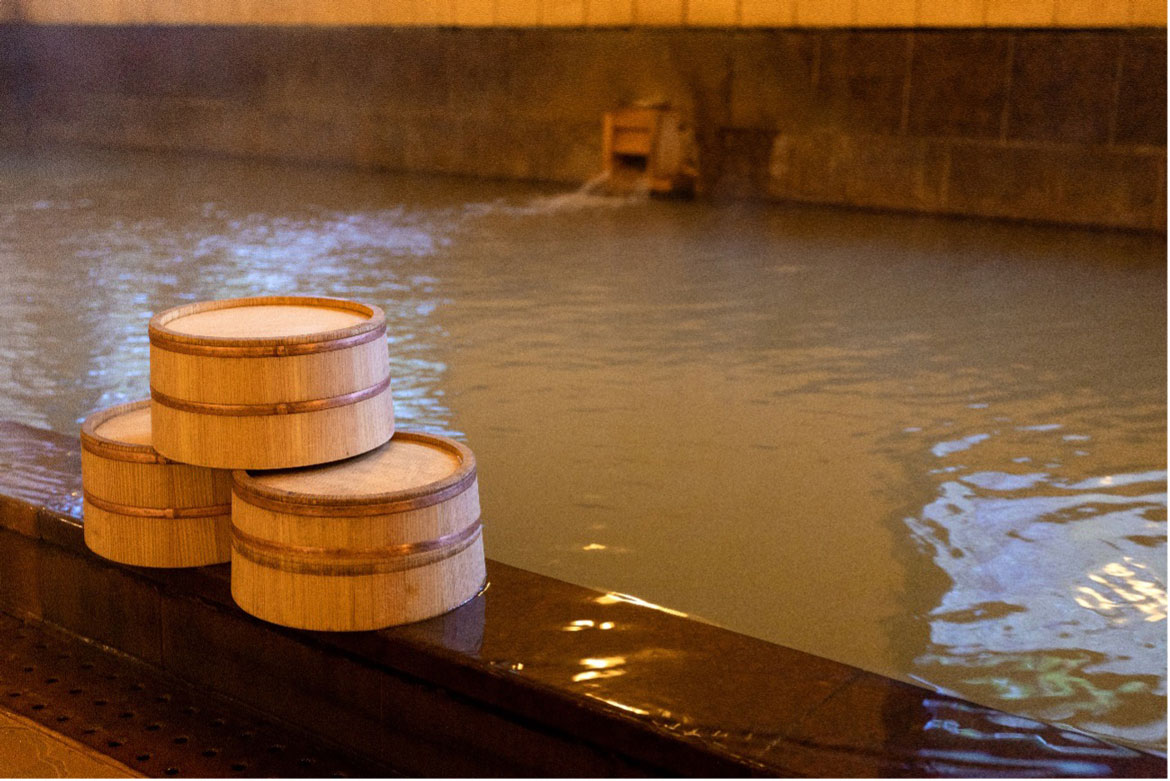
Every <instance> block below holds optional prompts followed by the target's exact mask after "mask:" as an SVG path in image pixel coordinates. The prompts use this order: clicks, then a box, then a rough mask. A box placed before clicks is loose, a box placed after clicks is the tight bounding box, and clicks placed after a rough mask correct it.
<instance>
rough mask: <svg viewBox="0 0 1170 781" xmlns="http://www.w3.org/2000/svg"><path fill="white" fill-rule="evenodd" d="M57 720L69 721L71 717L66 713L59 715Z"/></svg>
mask: <svg viewBox="0 0 1170 781" xmlns="http://www.w3.org/2000/svg"><path fill="white" fill-rule="evenodd" d="M57 721H62V722H64V721H69V717H68V716H65V715H61V716H58V717H57Z"/></svg>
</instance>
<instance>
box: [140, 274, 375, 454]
mask: <svg viewBox="0 0 1170 781" xmlns="http://www.w3.org/2000/svg"><path fill="white" fill-rule="evenodd" d="M149 332H150V384H151V398H152V402H153V403H152V415H153V419H154V426H155V447H156V448H157V449H158V451H159V452H160V453H162V454H164V455H166V456H167V457H169V458H173V459H175V460H180V461H184V462H187V463H192V464H199V465H203V466H214V467H220V468H238V469H278V468H287V467H296V466H307V465H311V464H320V463H325V462H328V461H336V460H339V459H343V458H348V457H350V456H354V455H357V454H360V453H365V452H367V451H369V450H371V449H373V448H375V447H377V446H379V445H381V444H382V443H384V442H385V441H386V440H388V439H389V438H390V437H391V436H392V435H393V433H394V406H393V402H392V400H391V394H390V367H389V357H388V354H387V350H386V343H385V332H386V322H385V316H384V315H383V313H382V310H380V309H378V308H377V307H373V306H366V305H364V304H359V303H356V302H353V301H344V300H341V299H331V298H310V297H296V296H275V297H266V298H240V299H230V300H226V301H207V302H201V303H197V304H188V305H186V306H181V307H177V308H175V309H169V310H167V311H165V312H161V313H159V314H157V315H155V316H154V317H153V318H152V319H151V321H150V326H149Z"/></svg>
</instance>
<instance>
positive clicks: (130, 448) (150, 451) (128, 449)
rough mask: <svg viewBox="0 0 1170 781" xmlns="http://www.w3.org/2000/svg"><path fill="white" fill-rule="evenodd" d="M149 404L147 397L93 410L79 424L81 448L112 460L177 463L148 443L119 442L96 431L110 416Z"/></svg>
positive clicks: (113, 416) (141, 462) (116, 415)
mask: <svg viewBox="0 0 1170 781" xmlns="http://www.w3.org/2000/svg"><path fill="white" fill-rule="evenodd" d="M148 406H150V400H149V399H142V400H141V401H131V402H129V403H127V404H119V405H117V406H114V407H110V408H109V409H104V410H102V411H101V412H95V413H94V414H93V415H90V416H89V417H88V418H86V419H85V422H84V423H82V424H81V448H82V449H83V450H88V451H89V452H90V453H93V454H94V455H95V456H101V457H102V458H109V459H112V460H114V461H129V462H131V463H136V464H174V463H177V462H175V461H172V460H171V459H169V458H167V457H166V456H164V455H162V454H161V453H159V452H158V451H156V450H155V449H154V448H153V447H151V446H150V445H135V444H133V443H131V442H119V441H118V440H115V439H109V438H107V437H103V436H102V435H100V434H98V433H97V430H98V428H99V427H100V426H101V425H102V424H103V423H105V422H106V421H108V420H110V419H111V418H116V417H119V416H120V415H125V414H126V413H127V412H133V411H135V410H138V409H143V408H145V407H148Z"/></svg>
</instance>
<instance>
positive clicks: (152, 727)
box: [146, 724, 162, 732]
mask: <svg viewBox="0 0 1170 781" xmlns="http://www.w3.org/2000/svg"><path fill="white" fill-rule="evenodd" d="M160 729H162V725H161V724H147V725H146V731H147V732H158V731H159V730H160Z"/></svg>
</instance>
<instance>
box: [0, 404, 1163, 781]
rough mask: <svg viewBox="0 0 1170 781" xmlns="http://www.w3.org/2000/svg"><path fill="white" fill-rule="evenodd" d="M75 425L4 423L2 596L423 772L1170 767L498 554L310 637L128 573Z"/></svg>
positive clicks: (182, 580) (192, 580)
mask: <svg viewBox="0 0 1170 781" xmlns="http://www.w3.org/2000/svg"><path fill="white" fill-rule="evenodd" d="M80 488H81V481H80V468H79V453H78V446H77V442H76V440H75V439H74V438H70V437H65V436H62V435H60V434H55V433H52V432H47V431H43V430H39V429H34V428H29V427H27V426H23V425H20V424H16V423H0V608H3V609H5V610H8V611H10V612H13V613H16V614H18V615H21V616H24V617H29V618H34V619H38V620H41V621H44V622H48V623H51V624H54V625H57V626H59V627H61V628H64V629H66V630H68V631H70V632H72V633H75V634H77V635H80V636H82V637H86V638H90V639H92V640H94V641H97V642H99V643H102V644H104V645H107V646H111V647H113V648H115V649H118V650H120V651H123V652H125V653H128V654H131V655H132V656H135V657H137V658H139V659H141V660H144V661H146V662H148V663H150V664H153V665H155V666H157V667H159V668H161V669H163V670H165V671H166V672H167V673H169V674H171V675H174V676H176V677H178V678H180V679H182V680H184V681H187V682H189V683H191V684H194V685H196V686H200V687H206V688H207V689H209V690H213V691H218V692H222V693H225V694H228V695H230V696H231V697H234V698H235V699H237V700H240V701H242V702H245V703H247V704H248V705H250V706H252V707H254V708H257V709H259V710H261V711H263V712H265V713H268V714H270V715H271V716H273V717H275V718H277V719H280V720H283V721H286V722H288V723H291V724H294V725H297V726H299V727H302V728H304V729H307V730H310V731H311V732H313V733H314V734H316V735H319V736H321V737H322V738H325V739H327V740H330V741H332V742H334V743H336V744H338V745H340V746H342V747H344V748H346V749H347V750H349V751H351V752H353V753H354V754H356V755H360V756H364V757H368V758H370V759H374V760H378V761H383V762H387V763H389V764H392V765H393V766H394V767H396V768H399V769H401V770H403V771H404V772H407V773H409V774H416V775H496V774H508V775H574V776H600V775H659V774H670V775H674V774H682V775H815V776H943V775H948V776H949V775H960V776H1012V777H1022V776H1062V777H1067V776H1090V777H1103V776H1120V777H1164V775H1165V771H1166V760H1165V758H1164V757H1159V756H1153V755H1149V754H1145V753H1141V752H1138V751H1134V750H1130V749H1128V748H1123V747H1119V746H1115V745H1111V744H1108V743H1104V742H1102V741H1099V740H1096V739H1093V738H1090V737H1087V736H1085V735H1082V734H1080V733H1076V732H1073V731H1070V730H1066V729H1061V728H1057V727H1054V726H1051V725H1047V724H1042V723H1039V722H1036V721H1031V720H1028V719H1022V718H1019V717H1016V716H1010V715H1008V714H1005V713H1002V712H999V711H996V710H992V709H989V708H983V707H980V706H977V705H973V704H971V703H968V702H964V701H962V700H958V699H955V698H951V697H946V696H943V695H938V694H934V693H931V692H928V691H925V690H923V689H919V688H917V687H914V686H910V685H907V684H904V683H900V682H897V681H894V680H891V679H887V678H884V677H881V676H878V675H874V674H871V673H867V672H863V671H861V670H858V669H855V668H852V667H848V666H846V665H842V664H838V663H836V662H832V661H830V660H827V659H823V658H820V657H816V656H812V655H809V654H805V653H802V652H799V651H794V650H791V649H788V648H784V647H781V646H777V645H773V644H770V643H766V642H763V641H760V640H755V639H752V638H749V637H746V636H744V635H740V634H736V633H734V632H730V631H727V630H724V629H720V628H717V627H714V626H710V625H708V624H703V623H699V622H697V621H694V620H691V619H689V618H686V617H684V616H681V615H675V614H672V613H670V612H668V611H664V610H662V609H658V608H656V607H655V606H650V605H646V604H644V603H639V601H638V600H635V599H633V598H630V597H626V596H624V595H618V594H605V593H601V592H597V591H592V590H590V589H585V588H581V587H578V586H574V585H571V584H569V583H565V582H562V581H559V580H555V579H553V578H547V577H543V576H541V575H537V574H534V573H531V572H527V571H524V570H520V569H516V568H514V567H509V566H508V565H506V564H502V563H499V562H496V561H489V562H488V575H489V579H490V582H491V585H490V587H489V588H488V589H487V591H486V592H484V593H483V594H482V595H481V596H479V597H477V598H476V599H475V600H473V601H472V602H470V603H469V604H467V605H465V606H464V607H462V608H460V609H458V610H456V611H454V612H452V613H449V614H447V615H445V616H441V617H439V618H435V619H432V620H429V621H424V622H420V623H417V624H413V625H409V626H404V627H398V628H395V629H390V630H385V631H380V632H361V633H351V634H345V633H321V632H300V631H295V630H290V629H284V628H281V627H277V626H273V625H270V624H266V623H263V622H261V621H258V620H256V619H253V618H252V617H250V616H248V615H246V614H244V613H243V612H242V611H240V610H239V609H238V608H236V607H235V606H234V604H233V603H232V601H231V597H230V593H229V588H228V585H229V584H228V577H229V569H228V565H221V566H216V567H204V568H198V569H190V570H151V569H144V568H133V567H124V566H119V565H115V564H111V563H109V562H106V561H104V560H102V559H100V558H98V557H96V556H94V555H93V554H91V553H89V552H88V551H87V550H86V548H85V545H84V541H83V537H82V519H81V517H80V516H81V513H80V508H79V504H80V500H79V496H80Z"/></svg>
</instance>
